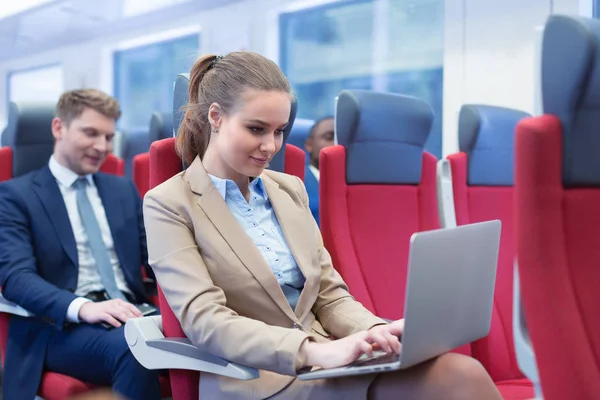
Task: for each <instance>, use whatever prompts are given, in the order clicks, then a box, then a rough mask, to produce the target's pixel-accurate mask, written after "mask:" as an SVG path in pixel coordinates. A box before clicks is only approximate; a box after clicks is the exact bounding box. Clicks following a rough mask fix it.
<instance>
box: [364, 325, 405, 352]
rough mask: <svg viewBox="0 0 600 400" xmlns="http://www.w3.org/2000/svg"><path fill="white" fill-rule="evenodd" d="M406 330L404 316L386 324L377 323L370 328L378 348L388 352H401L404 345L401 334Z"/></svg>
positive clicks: (371, 335)
mask: <svg viewBox="0 0 600 400" xmlns="http://www.w3.org/2000/svg"><path fill="white" fill-rule="evenodd" d="M403 332H404V318H402V319H398V320H396V321H393V322H390V323H389V324H384V325H375V326H374V327H372V328H371V329H369V334H370V337H371V338H372V340H373V344H374V347H375V349H376V350H382V351H385V352H386V353H392V352H394V353H396V354H400V349H401V348H402V345H401V344H400V336H402V333H403Z"/></svg>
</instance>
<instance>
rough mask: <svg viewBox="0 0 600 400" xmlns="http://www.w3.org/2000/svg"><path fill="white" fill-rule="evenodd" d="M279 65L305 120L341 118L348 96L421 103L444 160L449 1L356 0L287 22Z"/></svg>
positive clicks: (287, 16)
mask: <svg viewBox="0 0 600 400" xmlns="http://www.w3.org/2000/svg"><path fill="white" fill-rule="evenodd" d="M279 32H280V39H279V64H280V65H281V67H282V69H283V71H284V72H285V74H286V75H287V77H288V78H289V79H290V82H291V83H292V86H293V89H294V93H295V94H296V96H297V97H298V117H299V118H308V119H317V118H320V117H322V116H324V115H329V114H332V113H333V107H334V102H333V99H334V97H335V96H336V95H337V94H338V93H339V91H340V90H342V89H369V90H377V91H384V92H394V93H402V94H406V95H411V96H417V97H419V98H421V99H423V100H425V101H427V102H428V103H429V104H430V105H431V107H432V108H433V110H434V113H435V115H436V118H435V120H434V126H433V128H432V133H431V136H430V138H429V141H428V143H427V145H426V149H427V150H428V151H430V152H431V153H433V154H434V155H435V156H437V157H440V156H441V153H442V105H443V59H444V1H443V0H422V1H412V0H411V1H409V0H352V1H344V2H333V3H326V4H323V5H320V6H316V7H313V8H308V9H302V10H299V11H292V12H283V13H282V14H280V17H279Z"/></svg>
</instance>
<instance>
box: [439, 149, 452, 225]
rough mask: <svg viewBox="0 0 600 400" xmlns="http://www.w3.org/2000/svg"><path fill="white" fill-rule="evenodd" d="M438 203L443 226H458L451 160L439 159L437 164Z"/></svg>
mask: <svg viewBox="0 0 600 400" xmlns="http://www.w3.org/2000/svg"><path fill="white" fill-rule="evenodd" d="M436 185H437V204H438V214H439V216H440V226H441V227H442V228H454V227H456V211H455V209H454V189H453V187H452V169H451V167H450V161H449V160H447V159H443V160H439V161H438V162H437V166H436Z"/></svg>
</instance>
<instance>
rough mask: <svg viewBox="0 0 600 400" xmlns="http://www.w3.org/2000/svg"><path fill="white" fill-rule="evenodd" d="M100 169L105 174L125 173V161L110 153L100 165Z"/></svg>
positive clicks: (121, 174)
mask: <svg viewBox="0 0 600 400" xmlns="http://www.w3.org/2000/svg"><path fill="white" fill-rule="evenodd" d="M100 171H101V172H104V173H105V174H112V175H118V176H123V175H125V162H124V161H123V160H122V159H120V158H119V157H117V156H115V155H114V154H109V155H108V157H106V160H104V162H103V163H102V165H101V166H100Z"/></svg>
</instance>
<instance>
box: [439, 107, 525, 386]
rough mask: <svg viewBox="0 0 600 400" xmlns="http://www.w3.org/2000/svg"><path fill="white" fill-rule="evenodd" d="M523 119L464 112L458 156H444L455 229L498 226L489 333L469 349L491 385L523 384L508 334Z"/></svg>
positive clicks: (503, 112)
mask: <svg viewBox="0 0 600 400" xmlns="http://www.w3.org/2000/svg"><path fill="white" fill-rule="evenodd" d="M527 116H528V115H527V114H526V113H524V112H521V111H517V110H511V109H506V108H501V107H492V106H482V105H468V106H463V107H462V109H461V112H460V117H459V132H458V136H459V147H460V150H461V152H460V153H457V154H452V155H450V156H448V161H449V162H450V168H451V171H452V186H453V192H454V207H455V213H456V223H457V224H458V225H464V224H470V223H475V222H482V221H489V220H493V219H499V220H501V221H502V235H501V238H500V253H499V258H498V269H497V275H496V289H495V292H494V308H493V313H492V324H491V328H490V333H489V335H488V336H487V337H485V338H483V339H480V340H478V341H476V342H474V343H472V344H471V350H472V354H473V356H474V357H475V358H477V359H478V360H479V361H480V362H481V363H482V364H483V365H484V366H485V368H486V369H487V371H488V372H489V373H490V375H491V377H492V379H494V381H502V380H509V379H518V378H523V374H522V372H521V371H520V370H519V367H518V365H517V361H516V358H515V349H514V343H513V329H512V322H513V319H512V314H513V313H512V310H513V269H514V260H515V257H516V249H515V240H514V234H513V232H514V213H513V194H514V189H513V167H514V129H515V126H516V124H517V123H518V121H519V120H521V119H523V118H525V117H527Z"/></svg>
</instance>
